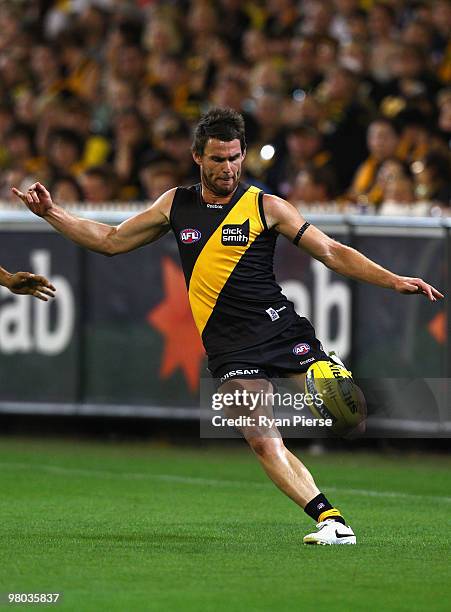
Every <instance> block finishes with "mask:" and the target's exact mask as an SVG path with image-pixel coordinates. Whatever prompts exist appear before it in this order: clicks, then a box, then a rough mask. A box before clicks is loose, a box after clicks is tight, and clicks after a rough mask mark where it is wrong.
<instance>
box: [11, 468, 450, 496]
mask: <svg viewBox="0 0 451 612" xmlns="http://www.w3.org/2000/svg"><path fill="white" fill-rule="evenodd" d="M4 468H6V469H8V468H12V469H23V470H39V471H41V472H46V473H49V474H55V475H63V476H67V475H70V474H72V475H73V476H91V477H94V478H113V479H114V478H118V479H120V480H122V479H125V480H158V481H160V482H176V483H179V484H186V485H199V486H213V487H231V488H240V489H242V488H249V487H254V488H259V489H261V488H265V489H266V488H268V487H269V482H268V483H262V482H252V481H244V480H218V479H214V478H201V477H197V476H179V475H177V474H146V473H144V472H112V471H111V470H85V469H80V468H68V467H62V466H58V465H46V464H39V463H21V462H9V461H6V462H0V469H4ZM323 488H324V490H326V491H332V492H336V493H344V494H346V495H360V496H363V497H388V498H390V497H391V498H394V499H411V500H430V501H440V502H445V503H451V497H446V496H441V495H417V494H415V493H402V492H398V491H374V490H371V489H350V488H347V487H344V488H342V487H328V486H324V487H323Z"/></svg>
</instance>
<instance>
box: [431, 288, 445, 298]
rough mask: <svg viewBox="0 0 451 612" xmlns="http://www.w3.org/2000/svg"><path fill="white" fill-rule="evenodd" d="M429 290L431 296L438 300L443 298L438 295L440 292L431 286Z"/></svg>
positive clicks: (440, 294) (441, 295)
mask: <svg viewBox="0 0 451 612" xmlns="http://www.w3.org/2000/svg"><path fill="white" fill-rule="evenodd" d="M431 290H432V295H433V296H434V297H436V298H438V299H439V300H442V299H443V298H444V297H445V296H444V295H443V293H440V291H439V290H438V289H436V288H435V287H432V286H431Z"/></svg>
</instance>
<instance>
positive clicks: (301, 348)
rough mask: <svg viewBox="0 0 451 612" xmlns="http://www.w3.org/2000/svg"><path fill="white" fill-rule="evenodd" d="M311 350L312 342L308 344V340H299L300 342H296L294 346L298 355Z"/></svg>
mask: <svg viewBox="0 0 451 612" xmlns="http://www.w3.org/2000/svg"><path fill="white" fill-rule="evenodd" d="M309 351H310V344H307V342H299V344H296V346H295V347H294V348H293V355H296V356H297V357H298V356H299V355H307V353H308V352H309Z"/></svg>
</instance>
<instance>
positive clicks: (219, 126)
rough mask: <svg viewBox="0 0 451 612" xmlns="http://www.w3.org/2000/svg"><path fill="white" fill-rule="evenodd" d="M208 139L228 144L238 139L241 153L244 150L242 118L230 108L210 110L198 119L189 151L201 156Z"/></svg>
mask: <svg viewBox="0 0 451 612" xmlns="http://www.w3.org/2000/svg"><path fill="white" fill-rule="evenodd" d="M209 138H217V139H218V140H224V141H225V142H230V141H231V140H235V138H238V139H239V141H240V145H241V152H242V153H243V152H244V151H245V150H246V136H245V133H244V119H243V116H242V115H241V114H240V113H238V112H237V111H235V110H233V109H232V108H212V109H210V110H209V111H208V113H205V115H203V116H202V117H201V118H200V121H199V123H198V124H197V126H196V129H195V131H194V140H193V144H192V146H191V149H192V151H193V152H194V153H196V154H197V155H203V153H204V150H205V145H206V144H207V141H208V139H209Z"/></svg>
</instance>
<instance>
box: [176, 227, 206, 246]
mask: <svg viewBox="0 0 451 612" xmlns="http://www.w3.org/2000/svg"><path fill="white" fill-rule="evenodd" d="M201 237H202V234H201V233H200V231H199V230H198V229H193V228H192V227H187V228H186V229H183V230H182V231H181V232H180V240H181V241H182V242H183V244H192V243H193V242H197V241H198V240H200V239H201Z"/></svg>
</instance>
